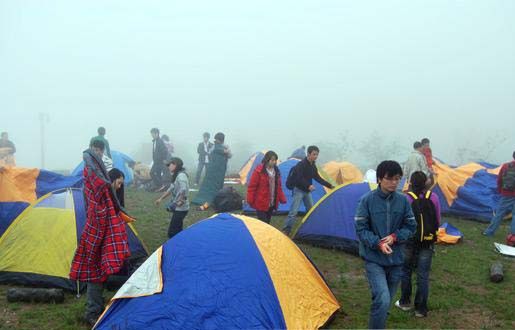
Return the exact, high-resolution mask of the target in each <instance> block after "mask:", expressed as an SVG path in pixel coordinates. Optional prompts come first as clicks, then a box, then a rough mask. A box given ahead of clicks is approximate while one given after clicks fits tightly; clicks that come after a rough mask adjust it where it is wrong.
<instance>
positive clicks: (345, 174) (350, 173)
mask: <svg viewBox="0 0 515 330" xmlns="http://www.w3.org/2000/svg"><path fill="white" fill-rule="evenodd" d="M323 170H324V172H325V173H327V174H328V175H329V177H330V178H331V179H332V180H333V181H334V182H336V184H337V185H341V184H346V183H360V182H363V173H361V171H360V170H359V168H358V167H357V166H356V165H354V164H352V163H349V162H335V161H332V162H328V163H326V164H325V165H324V166H323Z"/></svg>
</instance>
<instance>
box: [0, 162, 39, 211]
mask: <svg viewBox="0 0 515 330" xmlns="http://www.w3.org/2000/svg"><path fill="white" fill-rule="evenodd" d="M38 175H39V170H38V169H26V168H17V167H7V168H4V169H3V170H2V171H1V172H0V202H20V201H23V202H27V203H32V202H34V201H36V199H37V197H36V179H37V177H38Z"/></svg>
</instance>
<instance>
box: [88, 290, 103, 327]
mask: <svg viewBox="0 0 515 330" xmlns="http://www.w3.org/2000/svg"><path fill="white" fill-rule="evenodd" d="M86 290H87V292H86V297H87V299H86V311H85V313H84V319H85V320H86V321H90V320H96V319H98V318H99V317H100V315H101V314H102V312H103V311H104V297H103V293H104V283H98V282H88V285H87V288H86Z"/></svg>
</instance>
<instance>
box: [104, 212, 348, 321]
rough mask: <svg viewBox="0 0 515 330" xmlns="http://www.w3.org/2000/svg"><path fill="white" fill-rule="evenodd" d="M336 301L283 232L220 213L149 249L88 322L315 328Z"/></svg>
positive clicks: (331, 311)
mask: <svg viewBox="0 0 515 330" xmlns="http://www.w3.org/2000/svg"><path fill="white" fill-rule="evenodd" d="M339 308H340V306H339V303H338V301H337V300H336V298H335V297H334V295H333V294H332V292H331V290H330V289H329V288H328V286H327V285H326V283H325V281H324V280H323V278H322V276H321V275H320V274H319V273H318V271H317V270H316V268H315V266H314V265H313V264H312V263H311V262H310V261H309V259H308V258H307V257H306V256H305V255H304V254H303V253H302V251H301V250H300V249H299V248H298V247H297V246H296V245H295V244H294V243H293V242H292V241H291V240H290V239H288V238H287V237H286V236H285V235H283V234H282V233H281V232H280V231H278V230H277V229H275V228H274V227H272V226H270V225H268V224H265V223H263V222H261V221H259V220H256V219H253V218H249V217H245V216H238V215H231V214H226V213H222V214H218V215H215V216H213V217H212V218H209V219H206V220H204V221H200V222H198V223H196V224H194V225H193V226H191V227H189V228H188V229H186V230H184V231H182V232H181V233H179V234H178V235H176V236H174V237H173V238H172V239H170V240H169V241H168V242H166V243H165V244H164V245H163V246H161V247H160V248H159V249H158V250H157V251H156V252H154V254H153V255H152V256H151V257H149V258H148V259H147V261H146V262H145V263H144V264H143V265H142V266H141V267H140V268H139V269H138V270H137V271H136V272H135V273H134V274H133V275H132V277H131V278H130V279H129V280H128V281H127V282H126V284H125V285H124V286H123V287H122V288H121V289H120V290H119V291H118V292H117V293H116V295H115V296H114V298H113V300H112V301H111V303H110V304H109V306H108V307H107V309H106V311H105V312H104V314H103V315H102V316H101V317H100V319H99V322H98V323H97V325H96V326H95V327H94V329H97V330H101V329H106V330H107V329H109V330H110V329H318V328H320V327H322V326H324V325H325V324H327V323H328V321H329V320H331V318H332V316H333V315H334V314H335V312H336V311H337V310H338V309H339Z"/></svg>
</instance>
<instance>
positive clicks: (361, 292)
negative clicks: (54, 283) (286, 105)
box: [0, 189, 515, 330]
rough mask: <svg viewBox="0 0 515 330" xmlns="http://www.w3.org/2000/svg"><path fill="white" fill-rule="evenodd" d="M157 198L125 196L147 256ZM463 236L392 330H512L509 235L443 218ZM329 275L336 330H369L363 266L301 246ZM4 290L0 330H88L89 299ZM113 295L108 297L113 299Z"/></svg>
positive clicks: (155, 234)
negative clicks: (492, 277) (13, 295)
mask: <svg viewBox="0 0 515 330" xmlns="http://www.w3.org/2000/svg"><path fill="white" fill-rule="evenodd" d="M157 196H158V195H157V194H154V193H147V192H144V191H141V190H131V189H129V190H128V191H127V205H128V206H129V207H128V208H129V209H130V210H131V213H132V214H133V215H135V216H136V217H137V218H138V222H137V223H136V228H137V230H138V231H139V234H140V236H141V237H142V238H143V240H144V241H145V243H146V245H147V246H148V248H149V250H150V251H153V250H155V249H156V248H157V247H159V246H160V245H161V244H162V243H163V242H165V240H166V230H167V228H168V223H169V214H168V213H167V212H166V211H164V210H163V209H162V208H160V209H157V208H156V207H154V206H153V203H152V202H153V200H154V199H155V198H157ZM211 215H212V213H211V212H209V211H205V212H200V211H196V210H192V211H190V213H189V214H188V217H187V218H186V220H185V226H186V227H187V226H189V225H191V224H193V223H195V222H197V221H199V220H201V219H205V218H207V217H209V216H211ZM283 219H284V217H283V216H276V217H274V218H273V219H272V224H273V225H274V226H276V227H279V226H280V225H281V224H282V221H283ZM444 221H448V222H450V223H452V224H453V225H454V226H456V227H458V228H459V229H460V230H461V231H462V232H463V233H464V236H465V237H464V240H463V241H462V242H461V243H460V244H458V245H455V246H437V248H436V255H435V257H434V259H433V270H432V273H431V284H430V287H431V289H430V299H429V308H430V313H429V316H428V317H427V318H424V319H417V318H415V317H414V316H413V315H412V314H409V313H404V312H401V311H398V310H396V309H395V308H393V309H392V310H391V314H390V317H389V320H388V324H387V326H388V327H389V328H404V329H414V328H434V329H440V328H469V329H472V328H474V329H480V328H481V329H495V328H499V329H501V328H503V329H508V328H515V308H514V302H515V298H514V297H515V277H514V271H515V259H510V258H505V257H502V256H500V255H499V254H498V253H496V252H495V251H494V249H493V242H494V241H497V242H504V238H505V235H506V233H507V231H508V229H507V224H506V223H505V224H503V225H502V226H501V227H500V228H499V230H498V232H497V234H496V235H495V236H494V238H485V237H483V236H482V235H481V232H482V230H483V229H484V228H485V226H486V225H485V224H480V223H477V222H474V221H467V220H460V219H454V218H448V217H444ZM300 247H301V248H302V249H303V250H304V251H305V253H306V254H307V255H309V257H310V258H311V260H313V262H314V263H315V264H316V265H317V267H318V268H319V270H320V271H321V272H322V273H323V274H324V276H325V278H326V280H327V282H328V284H329V286H330V287H331V289H332V290H333V292H334V294H335V295H336V297H337V298H338V300H339V301H340V303H341V306H342V307H341V311H340V312H339V314H338V315H337V317H336V319H335V320H334V322H333V323H332V324H331V325H330V326H329V328H331V329H339V328H364V327H366V326H367V319H368V310H369V307H370V294H369V291H368V284H367V281H366V279H365V276H364V269H363V262H362V261H361V259H359V258H358V257H355V256H351V255H349V254H346V253H344V252H341V251H333V250H326V249H320V248H316V247H312V246H308V245H301V246H300ZM494 261H501V262H502V263H503V265H504V274H505V279H504V281H503V282H501V283H499V284H494V283H491V282H490V281H489V279H488V276H489V269H490V265H491V264H492V263H493V262H494ZM8 288H9V286H0V297H1V298H0V329H13V330H14V329H18V330H21V329H24V330H25V329H39V330H48V329H70V330H71V329H87V327H85V326H83V325H82V323H81V317H82V313H83V311H84V303H85V297H84V296H82V297H81V298H79V299H77V298H76V297H75V295H74V294H71V293H70V294H67V295H66V300H65V303H64V304H60V305H53V304H22V303H20V304H19V303H12V304H9V303H7V301H6V299H5V292H6V290H7V289H8ZM112 295H114V292H107V293H106V297H111V296H112Z"/></svg>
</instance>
